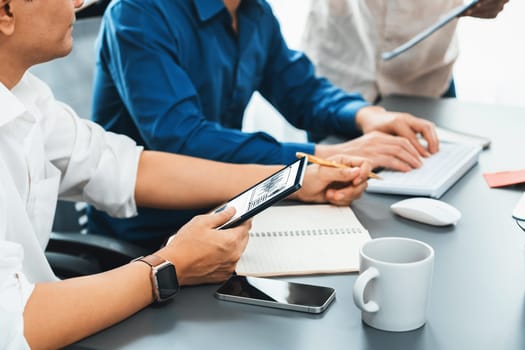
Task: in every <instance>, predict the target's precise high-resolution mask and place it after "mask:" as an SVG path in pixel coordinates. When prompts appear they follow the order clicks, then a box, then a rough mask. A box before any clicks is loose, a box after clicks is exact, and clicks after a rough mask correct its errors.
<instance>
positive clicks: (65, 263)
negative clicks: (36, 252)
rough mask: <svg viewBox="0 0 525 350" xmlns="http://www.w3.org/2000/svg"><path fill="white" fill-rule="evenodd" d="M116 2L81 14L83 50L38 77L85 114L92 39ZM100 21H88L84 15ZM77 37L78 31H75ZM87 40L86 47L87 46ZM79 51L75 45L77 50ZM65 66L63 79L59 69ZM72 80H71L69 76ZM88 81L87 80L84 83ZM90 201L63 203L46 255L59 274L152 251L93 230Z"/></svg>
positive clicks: (101, 267) (101, 2) (102, 267)
mask: <svg viewBox="0 0 525 350" xmlns="http://www.w3.org/2000/svg"><path fill="white" fill-rule="evenodd" d="M109 2H110V0H98V1H96V2H94V3H93V4H90V5H89V6H87V7H85V8H83V9H82V10H80V11H78V12H77V18H78V19H82V20H80V21H78V22H77V24H76V26H78V27H79V28H77V29H78V35H83V34H86V35H85V36H84V37H83V38H82V39H83V40H79V42H77V46H78V47H77V48H76V50H78V52H77V54H73V55H70V56H69V57H67V58H64V59H62V60H61V62H57V63H52V62H50V63H49V64H47V66H41V67H37V68H36V69H35V71H36V72H37V75H38V76H40V77H41V78H43V79H44V80H46V81H47V82H48V83H49V84H50V85H51V86H52V88H53V90H54V91H56V92H57V95H60V94H64V95H63V96H62V97H61V99H63V100H65V101H67V102H68V103H71V104H72V105H73V107H74V109H75V110H77V111H79V112H81V114H80V115H81V116H84V117H87V116H88V115H89V114H90V112H89V109H90V107H89V106H90V103H91V98H90V96H91V88H92V87H91V79H89V77H91V76H92V71H93V68H94V62H93V61H94V58H93V60H92V57H91V56H92V41H93V39H94V38H95V34H96V31H97V30H98V21H97V20H96V17H101V16H102V14H103V13H104V10H105V9H106V7H107V5H108V4H109ZM88 18H91V19H94V20H92V21H85V20H84V19H88ZM74 35H75V32H74ZM82 43H84V45H82ZM74 50H75V48H74ZM57 70H61V71H62V72H63V73H64V72H68V73H69V74H59V76H60V80H57V79H56V76H57V74H56V71H57ZM68 78H69V80H68ZM83 82H87V83H83ZM85 214H86V205H85V204H84V203H73V202H65V201H59V202H58V204H57V210H56V215H55V221H54V223H53V232H52V233H51V237H50V240H49V243H48V246H47V248H46V257H47V259H48V261H49V263H50V265H51V267H52V269H53V271H54V272H55V274H56V275H57V276H58V277H61V278H69V277H75V276H82V275H88V274H94V273H98V272H102V271H106V270H109V269H112V268H115V267H117V266H120V265H124V264H126V263H128V262H129V261H130V260H132V259H134V258H136V257H138V256H141V255H147V253H148V251H146V249H143V248H141V247H138V246H136V245H133V244H130V243H127V242H124V241H120V240H117V239H112V238H111V237H107V236H100V235H95V234H93V233H88V232H87V217H86V215H85Z"/></svg>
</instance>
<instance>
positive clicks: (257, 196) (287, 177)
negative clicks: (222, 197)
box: [213, 158, 306, 229]
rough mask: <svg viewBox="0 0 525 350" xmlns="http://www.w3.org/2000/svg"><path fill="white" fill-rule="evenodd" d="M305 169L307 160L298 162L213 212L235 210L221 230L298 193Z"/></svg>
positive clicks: (303, 159) (302, 159)
mask: <svg viewBox="0 0 525 350" xmlns="http://www.w3.org/2000/svg"><path fill="white" fill-rule="evenodd" d="M305 169H306V158H301V159H299V160H296V161H295V162H293V163H292V164H290V165H288V166H286V167H284V168H283V169H281V170H279V171H278V172H276V173H275V174H273V175H271V176H269V177H267V178H266V179H264V180H262V181H261V182H259V183H258V184H256V185H254V186H252V187H250V188H249V189H247V190H246V191H244V192H242V193H241V194H239V195H237V196H235V197H234V198H232V199H230V200H229V201H228V202H226V203H225V204H223V205H221V206H219V207H218V208H217V209H215V210H213V212H215V213H216V212H219V211H221V210H223V209H224V208H226V207H234V208H235V211H236V212H235V215H234V216H233V217H232V218H231V219H230V220H229V221H228V222H226V223H225V224H223V225H222V226H220V227H219V228H220V229H225V228H230V227H233V226H235V225H237V224H240V223H241V222H243V221H245V220H246V219H248V218H250V217H252V216H254V215H255V214H257V213H259V212H260V211H262V210H264V209H266V208H267V207H269V206H270V205H272V204H274V203H275V202H277V201H279V200H281V199H283V198H285V197H287V196H289V195H290V194H291V193H293V192H295V191H297V190H298V189H299V188H301V184H302V182H303V176H304V171H305Z"/></svg>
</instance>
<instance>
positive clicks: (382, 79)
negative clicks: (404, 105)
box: [302, 0, 463, 102]
mask: <svg viewBox="0 0 525 350" xmlns="http://www.w3.org/2000/svg"><path fill="white" fill-rule="evenodd" d="M461 4H463V0H438V1H436V0H427V1H422V0H314V1H312V2H311V9H310V12H309V15H308V19H307V23H306V27H305V28H306V29H305V33H304V36H303V42H302V45H303V49H304V50H305V52H306V53H307V55H308V56H309V57H310V58H311V59H312V61H313V62H314V64H315V65H316V66H317V69H318V73H319V74H320V75H323V76H325V77H327V78H328V79H330V80H331V81H332V82H333V83H335V84H336V85H338V86H339V87H341V88H343V89H345V90H348V91H359V92H361V94H363V96H364V97H365V98H366V99H367V100H368V101H370V102H374V101H375V100H376V99H377V97H379V96H386V95H391V94H405V95H418V96H434V97H439V96H441V95H442V94H443V93H444V92H445V91H446V90H447V88H448V86H449V84H450V80H451V77H452V66H453V64H454V62H455V60H456V58H457V55H458V48H457V40H456V36H455V29H456V24H457V21H453V22H451V23H449V24H448V25H447V26H445V27H443V28H441V29H440V30H438V31H437V32H435V33H434V34H432V35H431V36H430V37H428V38H427V39H425V40H424V41H422V42H420V43H419V44H417V45H416V46H414V47H412V48H411V49H409V50H408V51H406V52H403V53H402V54H401V55H399V56H397V57H395V58H393V59H392V60H390V61H383V60H382V59H381V53H383V52H385V51H390V50H392V49H394V48H396V47H397V46H399V45H401V44H403V43H404V42H406V41H407V40H409V39H411V38H412V37H413V36H415V35H416V34H417V33H419V32H420V31H422V30H423V29H426V28H427V27H429V26H430V25H432V24H434V23H435V22H436V21H437V20H438V19H439V17H440V16H441V15H443V14H444V13H446V12H448V11H450V10H451V9H453V8H454V7H456V6H459V5H461Z"/></svg>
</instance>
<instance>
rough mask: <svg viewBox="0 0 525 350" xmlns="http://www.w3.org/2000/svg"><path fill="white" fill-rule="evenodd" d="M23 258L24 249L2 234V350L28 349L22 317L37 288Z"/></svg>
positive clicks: (0, 299) (0, 295) (0, 270)
mask: <svg viewBox="0 0 525 350" xmlns="http://www.w3.org/2000/svg"><path fill="white" fill-rule="evenodd" d="M4 213H5V212H4ZM0 217H1V215H0ZM23 258H24V253H23V249H22V246H21V245H20V244H17V243H13V242H8V241H6V240H4V238H3V234H2V233H0V329H1V330H2V336H0V349H17V350H19V349H29V345H28V344H27V342H26V340H25V338H24V318H23V314H24V308H25V305H26V303H27V300H28V299H29V296H30V295H31V293H32V292H33V288H34V285H33V284H31V283H29V282H28V281H27V279H26V278H25V276H24V275H23V274H22V272H21V271H22V261H23Z"/></svg>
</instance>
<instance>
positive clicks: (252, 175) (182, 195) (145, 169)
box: [135, 151, 282, 209]
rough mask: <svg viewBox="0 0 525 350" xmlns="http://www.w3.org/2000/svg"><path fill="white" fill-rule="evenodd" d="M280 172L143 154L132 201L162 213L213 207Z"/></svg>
mask: <svg viewBox="0 0 525 350" xmlns="http://www.w3.org/2000/svg"><path fill="white" fill-rule="evenodd" d="M281 168H282V166H279V165H275V166H262V165H255V164H244V165H241V164H230V163H221V162H215V161H210V160H204V159H199V158H193V157H187V156H181V155H177V154H171V153H164V152H154V151H145V152H143V153H142V156H141V158H140V161H139V169H138V174H137V183H136V186H135V201H136V202H137V205H139V206H145V207H155V208H165V209H182V208H185V209H188V208H202V207H206V206H213V205H216V204H219V203H221V202H223V201H225V200H227V199H229V198H231V197H233V196H234V195H236V194H238V193H239V192H241V191H243V190H245V189H246V188H248V187H250V186H252V185H253V184H255V183H256V182H258V181H260V180H262V179H264V178H266V177H267V176H269V175H271V174H273V173H274V172H276V171H277V170H279V169H281Z"/></svg>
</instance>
